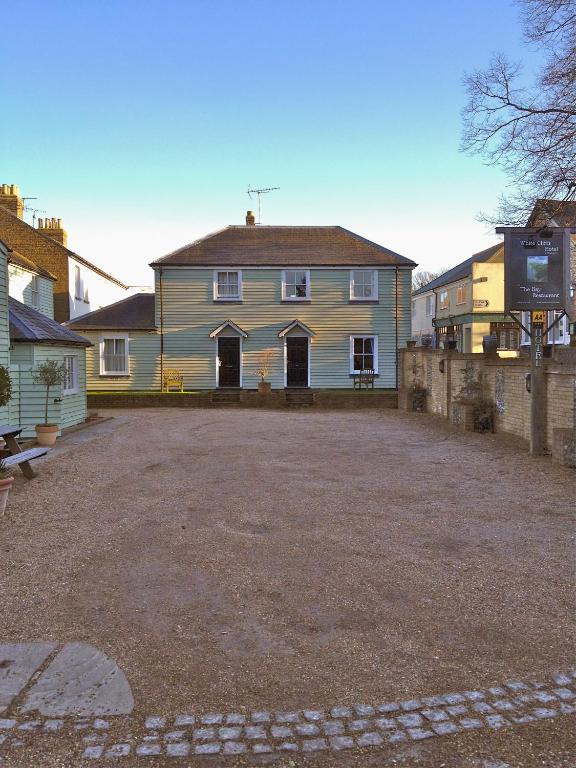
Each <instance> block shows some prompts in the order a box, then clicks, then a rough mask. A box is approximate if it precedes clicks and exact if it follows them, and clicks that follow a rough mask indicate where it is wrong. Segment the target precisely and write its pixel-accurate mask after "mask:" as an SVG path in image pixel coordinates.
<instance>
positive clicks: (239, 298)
mask: <svg viewBox="0 0 576 768" xmlns="http://www.w3.org/2000/svg"><path fill="white" fill-rule="evenodd" d="M219 272H234V273H235V274H237V275H238V294H237V295H236V296H219V295H218V273H219ZM212 282H213V290H214V301H218V302H226V301H242V270H241V269H215V270H214V273H213V276H212Z"/></svg>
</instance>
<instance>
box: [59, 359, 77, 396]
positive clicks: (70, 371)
mask: <svg viewBox="0 0 576 768" xmlns="http://www.w3.org/2000/svg"><path fill="white" fill-rule="evenodd" d="M64 369H65V379H64V384H63V386H62V394H63V395H75V394H77V392H78V355H64Z"/></svg>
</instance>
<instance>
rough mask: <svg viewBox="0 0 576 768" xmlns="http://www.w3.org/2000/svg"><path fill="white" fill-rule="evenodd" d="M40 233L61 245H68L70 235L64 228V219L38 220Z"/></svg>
mask: <svg viewBox="0 0 576 768" xmlns="http://www.w3.org/2000/svg"><path fill="white" fill-rule="evenodd" d="M38 232H42V234H43V235H48V237H51V238H52V240H56V242H57V243H60V245H64V246H66V245H68V233H67V232H66V230H65V229H64V227H63V226H62V219H38Z"/></svg>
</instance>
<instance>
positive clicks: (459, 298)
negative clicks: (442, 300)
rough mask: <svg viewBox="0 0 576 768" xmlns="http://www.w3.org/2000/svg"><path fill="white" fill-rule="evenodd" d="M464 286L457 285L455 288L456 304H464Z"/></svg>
mask: <svg viewBox="0 0 576 768" xmlns="http://www.w3.org/2000/svg"><path fill="white" fill-rule="evenodd" d="M466 293H467V292H466V286H465V285H459V286H458V288H457V289H456V304H466Z"/></svg>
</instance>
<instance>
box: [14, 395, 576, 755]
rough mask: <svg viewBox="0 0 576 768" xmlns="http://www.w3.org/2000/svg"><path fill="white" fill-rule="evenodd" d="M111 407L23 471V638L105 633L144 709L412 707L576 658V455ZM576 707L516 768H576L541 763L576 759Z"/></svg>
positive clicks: (361, 427)
mask: <svg viewBox="0 0 576 768" xmlns="http://www.w3.org/2000/svg"><path fill="white" fill-rule="evenodd" d="M107 415H111V416H113V419H112V420H111V421H108V422H106V423H104V424H101V425H99V426H98V427H92V428H90V429H87V430H85V431H83V432H79V433H76V435H70V436H69V437H68V438H66V439H65V440H64V441H63V442H62V445H61V447H60V448H58V449H57V451H55V452H54V455H53V456H52V457H50V458H48V459H47V460H44V461H42V462H39V463H38V465H37V468H38V471H39V477H38V478H37V479H36V480H34V481H31V482H27V481H25V480H24V479H23V478H21V477H18V478H17V480H16V482H15V487H14V490H13V492H12V495H11V497H10V501H9V508H8V511H7V515H6V517H5V518H3V519H0V579H1V584H2V591H1V601H0V602H1V616H0V624H1V627H2V629H1V636H2V638H4V642H27V641H34V640H55V641H58V642H67V641H69V640H82V641H85V642H87V643H91V644H93V645H95V646H96V647H97V648H100V649H101V650H102V651H104V652H105V653H106V654H108V655H109V656H110V657H112V658H113V659H114V660H115V661H116V662H117V663H118V664H119V666H120V667H121V668H122V670H123V671H124V673H125V674H126V676H127V678H128V680H129V682H130V685H131V687H132V691H133V694H134V699H135V701H136V710H135V711H136V713H140V714H142V715H147V714H151V713H157V714H175V713H178V712H187V711H191V710H192V711H195V710H197V709H198V710H201V711H203V712H209V711H213V712H230V711H235V710H236V711H239V712H250V711H253V710H260V709H270V710H277V709H291V708H297V709H302V708H306V707H318V708H326V707H330V706H332V705H333V704H335V703H338V704H343V705H346V704H357V703H359V702H363V701H369V702H374V701H377V700H382V701H386V700H390V699H395V700H398V699H411V698H413V697H415V696H426V695H428V696H429V695H432V694H436V693H439V692H448V691H450V690H454V691H461V690H470V689H473V688H486V687H488V686H490V685H494V684H496V683H498V682H502V681H506V680H510V679H522V680H523V679H528V680H533V679H538V678H539V677H549V676H550V674H552V673H553V672H555V671H557V670H561V669H565V668H568V669H570V668H571V665H573V661H574V653H573V652H574V639H575V637H574V608H575V601H574V591H573V586H574V579H573V577H574V569H573V565H574V545H573V539H572V535H573V532H574V526H573V518H574V511H575V509H574V508H575V495H576V494H575V485H576V483H575V476H574V473H573V471H570V470H568V469H563V468H561V467H558V466H555V465H554V464H552V462H551V461H550V460H548V459H545V460H540V461H536V460H533V459H531V458H530V457H529V456H527V455H526V454H525V453H524V452H523V451H522V450H519V449H517V448H516V447H515V446H514V443H513V442H511V441H510V442H508V441H506V440H502V439H501V438H500V437H496V436H492V435H489V436H486V435H461V434H458V433H455V432H454V431H451V430H450V429H449V428H447V427H445V426H443V425H441V424H439V423H438V422H436V421H435V420H433V419H431V418H430V417H426V416H420V415H418V414H414V415H410V414H402V413H399V412H396V411H382V412H376V411H358V412H333V413H326V412H323V413H316V412H311V411H304V410H303V411H298V412H273V411H246V410H234V409H230V410H225V409H220V410H209V411H208V410H200V409H198V410H197V409H188V410H176V409H163V410H154V409H150V410H140V411H115V412H112V411H110V412H109V414H107ZM567 719H568V720H571V719H572V718H564V719H562V718H560V719H559V720H557V721H555V722H554V723H552V722H551V723H549V724H547V723H536V724H535V725H533V726H525V727H524V730H522V731H521V730H516V731H514V733H513V734H512V735H509V737H508V738H509V743H510V744H511V745H512V744H516V746H515V747H514V754H515V755H517V756H518V759H519V760H520V758H522V759H523V760H525V761H526V762H518V763H513V768H515V766H516V765H519V766H520V765H564V763H563V762H558V763H553V762H550V763H546V762H536V759H537V757H538V756H541V755H544V756H546V755H548V754H549V753H548V752H547V751H546V750H547V749H548V748H550V749H552V748H554V749H555V748H558V749H559V750H560V752H559V753H558V754H559V755H560V754H564V752H562V751H561V750H563V749H567V748H568V747H567V746H566V744H567V742H566V737H565V736H563V735H562V734H563V733H564V729H567V728H568V726H567V724H566V720H567ZM470 738H473V737H472V736H471V737H470ZM475 738H476V739H477V742H478V744H480V743H481V742H482V738H481V737H480V734H478V735H477V736H476V737H475ZM483 738H484V739H487V738H491V736H490V734H488V735H486V734H485V735H484V737H483ZM493 738H494V739H496V740H498V739H500V740H502V739H504V737H503V736H501V735H500V734H498V735H496V734H494V736H493ZM524 739H525V740H526V741H524ZM431 741H432V740H431ZM470 743H472V742H470ZM498 743H499V742H498ZM506 743H508V742H506ZM502 745H503V746H502V747H501V748H500V752H499V753H498V754H504V753H505V751H506V747H505V745H504V742H502ZM527 745H530V746H527ZM552 745H556V746H555V747H553V746H552ZM449 746H450V745H449V740H445V741H444V743H443V746H442V749H448V750H449ZM427 748H428V747H427ZM430 749H432V747H430ZM438 749H440V748H438ZM531 750H532V751H531ZM539 750H540V751H539ZM435 754H437V755H440V752H437V753H435ZM442 754H444V753H442ZM447 754H448V753H447ZM470 754H472V753H470ZM566 754H567V753H566ZM534 755H536V756H537V757H534V762H530V761H531V760H532V757H533V756H534ZM531 756H532V757H531ZM342 759H344V758H342ZM415 759H416V758H415ZM435 759H436V760H439V762H430V765H440V764H441V762H442V761H441V760H440V759H439V758H438V757H436V758H435ZM538 759H540V757H538ZM558 759H559V760H560V758H558ZM318 760H321V757H319V758H318ZM46 764H48V763H46ZM123 764H125V765H126V764H127V763H123ZM147 764H149V765H153V764H154V763H147ZM158 764H160V763H158ZM191 764H192V761H191ZM194 764H195V765H198V763H194ZM212 764H213V763H210V765H212ZM250 764H251V763H250ZM284 764H286V763H284ZM297 764H298V765H301V764H302V765H304V764H305V763H300V762H298V763H297ZM306 764H308V763H306ZM318 764H320V762H319V763H318ZM332 764H334V761H333V759H332V758H330V760H329V761H328V762H327V763H326V765H332ZM343 764H344V765H352V764H353V759H352V757H350V755H349V756H348V757H347V758H346V760H345V761H344V763H343ZM354 764H356V763H354ZM369 764H372V763H368V762H367V761H366V760H364V762H362V761H360V762H359V763H358V765H369ZM375 764H376V763H374V765H375ZM381 764H382V765H384V764H385V763H378V765H381ZM386 764H388V763H386ZM407 764H409V765H412V764H414V765H421V764H422V765H428V763H426V762H422V763H420V762H414V763H407ZM162 765H163V763H162ZM445 765H447V766H451V765H454V766H456V765H476V764H475V763H464V762H462V763H457V762H454V763H452V762H449V758H446V762H445ZM477 765H478V766H480V765H482V763H478V764H477ZM566 765H568V763H566Z"/></svg>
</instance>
